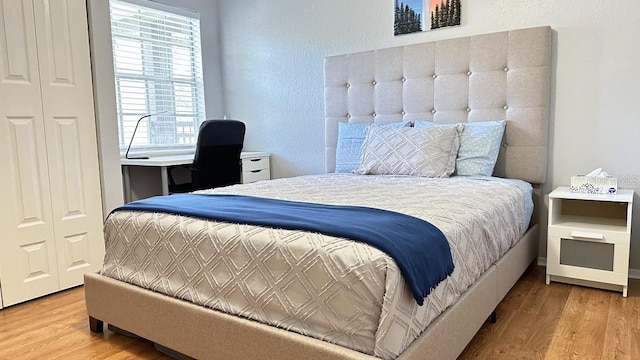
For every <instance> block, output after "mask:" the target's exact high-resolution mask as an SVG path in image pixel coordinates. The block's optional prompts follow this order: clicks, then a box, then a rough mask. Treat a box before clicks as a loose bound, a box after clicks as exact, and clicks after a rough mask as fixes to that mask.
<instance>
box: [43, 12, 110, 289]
mask: <svg viewBox="0 0 640 360" xmlns="http://www.w3.org/2000/svg"><path fill="white" fill-rule="evenodd" d="M34 6H35V19H36V21H35V23H36V37H37V43H38V59H39V64H40V86H41V89H42V104H43V110H44V124H45V134H46V143H47V156H48V163H49V177H50V179H49V181H50V184H51V199H52V209H53V221H54V229H55V234H56V244H57V260H58V271H59V281H60V288H61V289H64V288H68V287H71V286H75V285H79V284H82V282H83V274H84V273H86V272H88V271H95V270H98V269H100V267H101V265H102V260H103V257H104V245H103V244H104V238H103V233H102V200H101V193H100V176H99V169H98V145H97V138H96V128H95V115H94V110H93V88H92V84H91V61H90V58H89V38H88V26H87V11H86V4H85V0H49V1H41V0H35V1H34Z"/></svg>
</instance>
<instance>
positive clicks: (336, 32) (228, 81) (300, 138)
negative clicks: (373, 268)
mask: <svg viewBox="0 0 640 360" xmlns="http://www.w3.org/2000/svg"><path fill="white" fill-rule="evenodd" d="M393 4H394V0H351V1H338V0H326V1H311V2H306V1H294V0H271V1H255V0H252V1H250V0H219V6H220V15H221V17H220V22H221V27H220V28H221V36H222V47H223V52H222V61H223V73H224V89H225V90H224V91H225V96H226V102H225V107H226V113H227V114H228V115H230V116H231V117H234V118H238V119H241V120H244V121H245V122H247V125H248V127H247V139H246V142H245V148H246V149H248V150H261V151H269V152H271V153H272V158H271V159H272V163H271V165H272V175H273V176H274V177H286V176H294V175H300V174H308V173H321V172H323V171H324V140H323V139H324V120H323V116H324V109H323V77H322V76H323V58H324V57H326V56H328V55H337V54H344V53H350V52H356V51H363V50H370V49H376V48H382V47H388V46H398V45H404V44H408V43H416V42H422V41H432V40H438V39H444V38H453V37H458V36H467V35H473V34H478V33H489V32H495V31H503V30H510V29H516V28H525V27H532V26H540V25H550V26H551V27H552V28H553V29H554V36H553V45H554V57H555V58H554V69H555V80H554V82H553V84H552V87H553V88H552V99H551V106H552V111H551V127H550V129H551V139H550V144H549V145H550V150H551V152H550V156H549V161H550V167H549V176H548V179H549V181H548V183H547V185H546V186H545V189H544V190H545V192H546V193H548V192H549V191H550V189H552V188H553V187H555V186H558V185H564V184H567V183H568V182H569V178H570V176H571V175H574V174H583V173H586V172H587V171H590V170H592V169H594V168H596V167H603V168H604V169H605V170H607V171H608V172H609V173H610V174H613V175H617V176H619V177H620V180H621V181H620V186H621V187H625V188H632V189H635V190H636V191H640V157H637V156H636V149H638V145H636V141H637V138H639V137H640V121H636V117H637V116H638V114H637V113H636V112H635V108H634V107H633V104H634V103H638V102H640V96H639V95H640V86H638V84H640V66H638V64H639V62H638V61H639V60H638V59H640V46H638V45H637V42H638V38H640V21H638V14H640V2H639V1H636V0H618V1H608V2H603V1H595V0H562V1H557V0H530V1H527V2H523V1H511V0H468V1H464V2H463V3H462V6H463V9H462V10H463V17H462V25H461V26H460V27H456V28H449V29H441V30H436V31H428V32H423V33H417V34H410V35H403V36H398V37H394V36H393V16H392V13H393ZM636 200H637V198H636ZM634 213H635V216H634V226H635V227H636V229H638V230H637V231H635V232H634V235H633V240H632V259H631V266H632V267H633V268H636V269H638V268H640V243H639V242H638V241H639V240H640V239H639V238H640V222H639V221H638V219H639V218H640V209H639V208H638V207H637V206H636V208H635V209H634ZM544 250H545V248H544V241H541V251H542V252H541V254H542V255H544V253H545V251H544Z"/></svg>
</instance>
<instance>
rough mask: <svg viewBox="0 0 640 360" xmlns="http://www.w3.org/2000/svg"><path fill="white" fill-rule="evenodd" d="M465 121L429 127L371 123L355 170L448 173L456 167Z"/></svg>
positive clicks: (388, 173) (393, 173)
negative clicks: (376, 125) (392, 126)
mask: <svg viewBox="0 0 640 360" xmlns="http://www.w3.org/2000/svg"><path fill="white" fill-rule="evenodd" d="M463 129H464V126H463V125H462V124H454V125H451V126H434V127H428V128H397V129H395V128H380V127H371V128H369V129H368V130H367V136H366V138H365V140H364V143H363V144H362V156H361V158H360V166H359V167H358V170H357V171H356V173H358V174H362V175H365V174H372V175H411V176H422V177H448V176H449V175H451V174H452V173H453V170H454V169H455V161H456V155H457V154H458V147H459V146H460V133H461V132H462V130H463Z"/></svg>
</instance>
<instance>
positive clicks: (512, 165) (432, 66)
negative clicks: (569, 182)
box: [324, 27, 551, 183]
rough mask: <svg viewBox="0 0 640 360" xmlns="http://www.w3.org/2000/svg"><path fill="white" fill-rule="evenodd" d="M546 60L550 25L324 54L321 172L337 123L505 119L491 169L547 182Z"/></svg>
mask: <svg viewBox="0 0 640 360" xmlns="http://www.w3.org/2000/svg"><path fill="white" fill-rule="evenodd" d="M550 64H551V28H550V27H537V28H530V29H521V30H513V31H505V32H499V33H493V34H484V35H476V36H470V37H464V38H457V39H450V40H441V41H434V42H428V43H421V44H413V45H407V46H400V47H394V48H387V49H380V50H373V51H367V52H361V53H356V54H349V55H339V56H332V57H327V58H326V59H325V63H324V66H325V69H324V70H325V122H326V130H325V131H326V134H325V135H326V170H327V172H333V171H334V170H335V154H336V144H337V137H338V123H339V122H354V123H389V122H398V121H406V120H413V121H415V120H428V121H434V122H441V123H451V122H471V121H488V120H502V119H504V120H507V127H506V130H505V135H504V138H503V147H502V149H501V151H500V155H499V157H498V163H497V164H496V169H495V171H494V174H495V175H496V176H503V177H509V178H518V179H523V180H526V181H528V182H530V183H544V182H545V180H546V169H547V137H548V118H549V88H550V73H551V70H550Z"/></svg>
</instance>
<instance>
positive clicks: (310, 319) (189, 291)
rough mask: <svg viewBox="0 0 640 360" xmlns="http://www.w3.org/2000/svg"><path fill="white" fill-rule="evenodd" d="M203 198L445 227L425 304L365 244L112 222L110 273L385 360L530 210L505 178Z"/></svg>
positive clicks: (210, 224) (246, 229) (312, 181)
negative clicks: (439, 267) (254, 200)
mask: <svg viewBox="0 0 640 360" xmlns="http://www.w3.org/2000/svg"><path fill="white" fill-rule="evenodd" d="M205 192H213V193H227V194H242V195H252V196H262V197H271V198H279V199H287V200H294V201H308V202H317V203H327V204H340V205H359V206H369V207H377V208H381V209H386V210H391V211H397V212H402V213H405V214H408V215H412V216H415V217H418V218H422V219H424V220H427V221H429V222H431V223H432V224H434V225H435V226H437V227H438V228H440V230H441V231H442V232H443V233H444V234H445V236H446V237H447V240H448V242H449V245H450V247H451V250H452V255H453V260H454V264H455V270H454V272H453V274H452V275H451V276H450V277H449V278H447V279H446V280H445V281H443V282H442V283H440V284H439V285H438V286H437V287H436V288H435V289H434V290H433V291H432V293H431V294H430V295H429V296H428V297H427V298H426V299H425V303H424V305H423V306H418V305H417V303H416V301H415V299H414V298H413V296H412V294H411V291H410V290H409V288H408V287H407V286H406V284H405V283H404V280H403V279H402V276H401V275H400V271H399V269H398V267H397V266H396V264H395V262H394V261H393V260H392V259H391V258H390V257H389V256H388V255H386V254H384V253H383V252H381V251H379V250H377V249H375V248H373V247H370V246H368V245H366V244H363V243H359V242H355V241H351V240H347V239H343V238H337V237H331V236H325V235H321V234H317V233H308V232H302V231H293V230H282V229H272V228H262V227H256V226H251V225H240V224H231V223H221V222H216V221H211V220H203V219H196V218H189V217H185V216H178V215H169V214H162V213H145V212H137V211H118V212H114V213H112V214H111V215H110V216H109V217H108V219H107V220H106V222H105V244H106V255H105V261H104V266H103V269H102V270H101V274H102V275H105V276H109V277H112V278H114V279H117V280H121V281H125V282H128V283H131V284H135V285H138V286H141V287H144V288H147V289H150V290H153V291H157V292H160V293H163V294H167V295H170V296H174V297H177V298H180V299H184V300H187V301H191V302H193V303H196V304H199V305H202V306H206V307H210V308H214V309H218V310H221V311H224V312H227V313H231V314H236V315H239V316H243V317H246V318H249V319H254V320H256V321H260V322H264V323H267V324H270V325H274V326H278V327H281V328H284V329H288V330H291V331H296V332H299V333H302V334H305V335H308V336H312V337H316V338H319V339H322V340H325V341H329V342H332V343H336V344H338V345H342V346H345V347H348V348H351V349H354V350H357V351H361V352H363V353H366V354H370V355H374V356H377V357H380V358H383V359H393V358H395V357H397V356H398V354H400V353H401V352H402V351H403V350H404V349H405V348H406V347H407V346H408V345H409V344H410V343H411V342H412V341H413V340H414V339H415V338H417V337H418V336H419V335H420V333H421V332H422V331H423V330H424V329H425V328H426V327H427V326H428V324H429V323H430V322H431V321H432V320H434V319H435V318H437V317H438V315H439V314H440V313H441V312H442V311H444V310H445V309H446V308H447V307H449V306H450V305H451V304H453V303H454V302H455V301H456V299H457V298H458V297H459V296H460V294H461V293H463V292H464V291H465V289H467V288H468V287H469V286H470V285H471V284H473V282H474V281H475V280H476V279H478V277H479V276H480V275H481V274H482V273H483V272H484V271H485V270H486V269H487V268H488V267H489V266H490V265H491V264H493V263H495V262H496V260H498V259H499V258H500V256H501V255H502V254H504V253H505V252H506V251H507V250H508V249H509V248H511V247H512V246H513V245H514V244H515V243H516V242H517V241H518V239H520V237H521V236H522V234H524V232H525V231H526V229H527V226H528V221H529V219H530V216H531V208H532V203H531V187H530V186H529V185H528V184H526V183H524V182H521V181H519V180H504V179H497V178H466V177H453V178H447V179H429V178H416V177H396V176H358V175H350V174H343V175H339V174H325V175H314V176H302V177H296V178H287V179H278V180H272V181H268V182H257V183H253V184H246V185H236V186H231V187H226V188H219V189H214V190H208V191H205Z"/></svg>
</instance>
